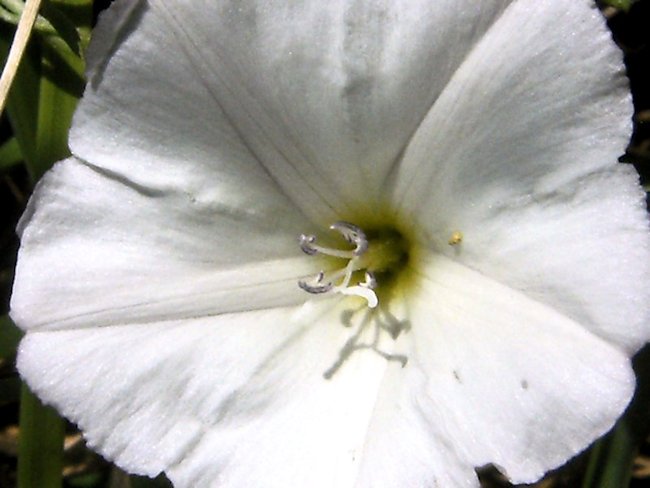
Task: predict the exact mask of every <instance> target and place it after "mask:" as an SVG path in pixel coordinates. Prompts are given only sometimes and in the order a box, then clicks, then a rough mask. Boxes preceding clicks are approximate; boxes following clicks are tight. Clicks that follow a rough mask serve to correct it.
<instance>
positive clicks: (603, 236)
mask: <svg viewBox="0 0 650 488" xmlns="http://www.w3.org/2000/svg"><path fill="white" fill-rule="evenodd" d="M630 115H631V102H630V96H629V90H628V86H627V81H626V79H625V76H624V70H623V65H622V62H621V53H620V51H619V50H618V48H616V47H615V45H614V44H613V43H612V41H611V35H610V33H609V31H608V30H607V29H606V27H605V25H604V21H603V19H602V17H601V14H600V13H599V11H598V10H597V9H595V8H592V6H591V2H586V1H584V0H579V1H573V2H568V3H567V2H561V1H555V0H551V1H546V2H539V1H535V0H521V1H518V2H515V3H513V4H511V5H510V7H509V8H508V9H507V10H506V11H505V12H504V14H503V15H502V16H501V17H500V19H499V20H498V21H497V22H495V23H494V24H493V26H492V28H491V29H490V30H489V31H488V33H487V34H486V35H485V37H484V38H483V39H482V40H481V42H479V43H478V44H477V46H476V49H475V50H474V51H473V52H472V53H471V54H470V55H469V56H468V58H467V59H466V61H465V63H464V64H463V65H462V66H461V67H460V69H459V70H458V71H457V73H456V74H455V75H454V77H453V78H452V80H451V81H450V83H449V85H448V86H447V88H446V90H445V91H444V92H443V94H442V95H441V97H440V98H439V99H438V100H437V102H436V104H435V105H434V107H433V108H432V110H431V111H430V113H429V114H428V116H427V119H426V120H425V122H424V123H423V125H422V126H421V127H420V128H419V130H418V132H417V134H416V135H415V137H414V139H413V141H412V143H411V145H410V146H409V148H408V150H407V151H406V153H405V157H404V161H403V163H404V164H403V166H401V167H400V170H399V174H398V177H397V180H396V190H395V191H396V193H395V195H394V197H395V200H396V201H398V202H401V206H402V210H403V218H404V219H405V220H407V221H408V220H410V219H413V220H415V221H417V222H418V223H419V224H420V225H421V226H422V227H424V228H426V232H425V233H423V237H422V240H423V242H426V245H428V246H431V247H434V248H435V249H436V250H437V251H438V252H443V253H445V254H447V255H448V256H450V257H453V258H454V259H457V260H459V261H461V262H464V263H465V264H467V265H468V266H470V267H471V268H473V269H476V270H478V271H481V272H482V273H484V274H486V275H488V276H491V277H492V278H494V279H496V280H498V281H501V282H503V283H504V284H506V285H508V286H511V287H513V288H515V289H518V290H521V291H523V292H525V293H526V294H528V295H530V296H531V297H532V298H534V299H536V300H540V301H542V302H543V303H546V304H547V305H549V306H551V307H554V308H556V309H557V310H559V311H560V312H562V313H563V314H566V315H567V316H569V317H571V318H572V319H573V320H575V321H577V322H580V323H581V324H583V325H584V326H585V327H589V328H590V329H591V330H593V331H594V332H596V333H598V334H600V335H601V336H602V337H605V338H607V339H608V340H610V341H613V342H615V343H617V344H620V345H622V346H624V347H625V348H626V349H627V350H628V351H630V352H633V351H635V350H636V349H637V348H638V347H640V346H641V345H642V344H644V343H645V342H646V340H647V339H648V337H649V336H650V310H649V309H648V303H650V288H648V287H647V283H648V282H649V281H650V240H649V239H650V238H649V234H648V225H647V215H646V210H645V202H644V194H643V192H642V190H641V189H640V187H639V185H638V181H637V179H636V177H635V174H634V171H633V170H632V169H631V168H623V167H618V168H617V167H616V166H619V165H617V163H616V161H617V159H618V156H619V155H620V154H622V153H623V151H624V147H625V145H626V144H627V141H628V138H629V134H630V132H631V131H630V129H631V128H630V124H631V117H630ZM455 231H461V232H462V234H463V241H462V244H461V245H460V246H456V247H454V248H452V247H450V246H449V245H448V244H447V241H448V239H449V237H450V236H451V235H452V233H453V232H455Z"/></svg>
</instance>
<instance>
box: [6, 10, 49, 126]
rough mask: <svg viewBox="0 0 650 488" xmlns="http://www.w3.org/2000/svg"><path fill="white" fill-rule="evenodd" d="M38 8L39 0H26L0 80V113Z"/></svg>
mask: <svg viewBox="0 0 650 488" xmlns="http://www.w3.org/2000/svg"><path fill="white" fill-rule="evenodd" d="M40 6H41V0H27V2H26V3H25V9H24V10H23V13H22V15H21V16H20V22H19V23H18V28H17V29H16V35H15V37H14V40H13V42H12V43H11V48H10V49H9V55H8V56H7V61H6V62H5V66H4V69H3V71H2V77H1V78H0V113H1V112H2V111H3V110H4V107H5V104H6V102H7V96H8V94H9V88H11V85H12V83H13V81H14V78H15V76H16V71H17V70H18V65H19V64H20V60H21V59H22V57H23V53H24V52H25V48H26V47H27V41H29V36H30V35H31V33H32V27H33V26H34V22H36V16H37V15H38V9H39V8H40Z"/></svg>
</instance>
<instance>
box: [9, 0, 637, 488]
mask: <svg viewBox="0 0 650 488" xmlns="http://www.w3.org/2000/svg"><path fill="white" fill-rule="evenodd" d="M88 61H89V72H88V86H87V89H86V93H85V95H84V98H83V100H82V101H81V103H80V106H79V109H78V111H77V114H76V117H75V121H74V124H73V128H72V131H71V135H70V147H71V150H72V153H73V156H72V157H71V158H70V159H68V160H66V161H63V162H60V163H58V164H57V165H56V166H55V167H54V168H53V169H52V170H51V171H50V172H49V173H48V174H47V175H46V176H45V177H44V178H43V180H42V181H41V183H40V184H39V185H38V188H37V189H36V191H35V193H34V196H33V197H32V199H31V201H30V204H29V206H28V209H27V212H26V214H25V216H24V217H23V219H22V222H21V224H20V229H19V230H20V233H21V239H22V244H21V249H20V254H19V261H18V266H17V271H16V279H15V285H14V293H13V298H12V312H11V313H12V317H13V318H14V320H15V321H16V322H17V323H18V324H19V325H20V326H21V327H22V328H23V329H24V330H25V331H26V332H27V334H26V336H25V338H24V340H23V342H22V343H21V346H20V351H19V357H18V367H19V369H20V372H21V374H22V375H23V377H24V378H25V380H26V381H27V382H28V383H29V385H30V386H31V388H32V389H33V390H34V391H35V392H36V393H37V394H38V395H39V396H40V397H41V398H42V399H43V400H44V401H46V402H48V403H50V404H53V405H54V406H56V407H57V408H58V409H59V410H60V411H61V412H62V413H63V414H64V415H66V416H67V417H69V418H70V419H71V420H72V421H74V422H76V423H77V424H78V425H79V426H80V428H81V429H82V430H83V432H84V434H85V436H86V438H87V440H88V443H89V444H90V445H91V446H92V447H93V448H95V449H96V450H98V451H99V452H100V453H102V454H103V455H104V456H106V457H107V458H109V459H111V460H113V461H115V462H116V463H117V464H118V465H119V466H121V467H123V468H124V469H126V470H127V471H130V472H132V473H139V474H146V475H156V474H157V473H159V472H161V471H164V472H166V473H167V475H168V476H169V477H170V479H171V480H172V481H173V482H174V484H175V485H177V486H185V487H203V486H218V487H264V488H266V487H336V488H338V487H377V488H379V487H395V488H398V487H399V488H402V487H434V486H439V487H445V488H446V487H465V486H477V484H478V481H477V477H476V474H475V468H477V467H481V466H484V465H488V464H494V465H495V466H497V468H498V469H499V470H500V471H502V472H503V473H504V474H505V475H506V476H507V477H508V478H509V479H510V480H511V481H513V482H517V483H521V482H532V481H534V480H537V479H538V478H540V477H541V476H542V475H543V474H544V473H545V472H546V471H547V470H549V469H551V468H554V467H557V466H559V465H561V464H562V463H564V462H565V461H566V460H567V459H568V458H570V457H571V456H573V455H574V454H576V453H577V452H579V451H581V450H582V449H584V448H585V447H586V446H587V445H588V444H589V443H590V442H592V441H593V440H594V439H596V438H597V437H598V436H600V435H601V434H603V433H604V432H606V431H607V430H608V429H609V428H610V427H611V426H612V425H613V423H614V422H615V421H616V419H617V418H618V417H619V416H620V414H621V413H622V411H623V410H624V409H625V407H626V405H627V403H628V401H629V399H630V397H631V395H632V393H633V390H634V375H633V372H632V370H631V368H630V361H629V357H630V356H631V355H632V354H633V353H634V352H635V351H636V350H637V349H638V348H639V347H640V346H641V345H642V344H644V343H645V342H646V340H647V339H648V337H649V335H650V330H649V327H650V321H649V320H648V319H649V318H650V317H649V309H648V303H649V302H648V298H649V296H648V294H649V293H650V292H649V290H650V288H649V287H648V286H647V283H648V278H649V277H650V259H649V258H650V240H649V234H648V226H647V220H646V214H645V206H644V198H643V197H644V195H643V192H642V190H641V189H640V187H639V185H638V182H637V176H636V174H635V173H634V171H633V169H631V168H629V167H626V166H623V165H619V164H617V163H616V160H617V157H618V156H619V154H621V153H622V152H623V149H624V147H625V144H626V142H627V139H628V137H629V132H630V115H631V103H630V97H629V93H628V89H627V81H626V78H625V76H624V73H623V67H622V62H621V54H620V53H619V52H618V50H617V49H616V47H615V46H614V45H613V43H612V41H611V38H610V35H609V32H608V31H607V29H606V27H605V25H604V22H603V20H602V19H601V17H600V14H599V12H598V10H597V9H595V8H594V7H593V6H592V5H591V2H588V1H587V0H573V1H560V0H544V1H540V0H514V1H504V0H483V1H481V2H474V1H472V2H469V1H459V0H449V1H441V2H440V1H438V2H432V1H430V0H408V1H380V0H374V1H371V0H367V1H351V0H333V1H329V2H322V1H320V0H318V1H317V0H303V1H269V0H263V1H262V0H259V1H253V0H247V1H240V0H238V1H226V0H221V1H207V0H205V1H197V0H193V1H190V0H187V1H180V0H164V1H163V0H160V1H156V0H150V1H148V2H135V1H127V0H121V1H120V0H118V1H117V2H116V3H115V4H114V5H113V6H112V7H111V8H110V10H109V11H107V12H106V13H105V14H104V15H103V17H102V18H101V19H100V22H99V25H98V27H97V29H96V31H95V34H94V39H93V44H92V46H91V49H90V51H89V53H88Z"/></svg>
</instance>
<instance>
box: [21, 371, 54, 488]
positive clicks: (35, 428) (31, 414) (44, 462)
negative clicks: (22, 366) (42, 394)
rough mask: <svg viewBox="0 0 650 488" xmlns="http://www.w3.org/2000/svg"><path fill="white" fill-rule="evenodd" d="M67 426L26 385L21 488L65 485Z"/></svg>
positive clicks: (22, 403) (22, 418) (22, 420)
mask: <svg viewBox="0 0 650 488" xmlns="http://www.w3.org/2000/svg"><path fill="white" fill-rule="evenodd" d="M63 434H64V422H63V419H62V418H61V417H59V416H58V415H57V413H56V411H55V410H53V409H52V408H50V407H46V406H44V405H43V404H42V403H41V402H40V400H39V399H38V398H36V396H35V395H34V394H33V393H32V392H31V391H29V388H28V387H27V385H24V384H23V387H22V392H21V396H20V438H19V441H18V488H60V487H61V486H62V485H63V480H62V477H61V474H62V472H63Z"/></svg>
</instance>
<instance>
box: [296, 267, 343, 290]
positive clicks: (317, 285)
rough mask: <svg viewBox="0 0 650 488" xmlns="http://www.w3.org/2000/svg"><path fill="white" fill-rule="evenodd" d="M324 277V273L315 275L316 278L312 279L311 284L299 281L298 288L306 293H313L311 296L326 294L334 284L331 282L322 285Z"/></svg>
mask: <svg viewBox="0 0 650 488" xmlns="http://www.w3.org/2000/svg"><path fill="white" fill-rule="evenodd" d="M324 277H325V272H324V271H320V272H319V273H318V275H316V278H314V282H313V284H311V283H307V282H306V281H304V280H300V281H298V286H299V287H300V288H302V289H303V290H305V291H306V292H308V293H313V294H319V293H327V292H328V291H330V290H331V289H332V288H334V284H333V283H332V282H331V281H330V282H328V283H323V278H324Z"/></svg>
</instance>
